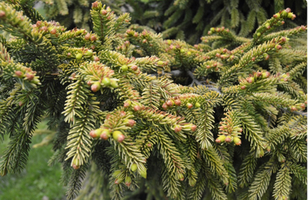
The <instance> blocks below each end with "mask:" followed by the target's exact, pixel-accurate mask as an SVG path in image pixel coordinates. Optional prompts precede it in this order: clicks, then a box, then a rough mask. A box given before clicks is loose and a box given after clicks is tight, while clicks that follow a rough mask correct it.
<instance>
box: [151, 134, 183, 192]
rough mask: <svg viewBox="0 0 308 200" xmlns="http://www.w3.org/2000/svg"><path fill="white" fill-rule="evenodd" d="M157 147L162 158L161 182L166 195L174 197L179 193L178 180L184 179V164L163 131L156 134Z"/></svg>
mask: <svg viewBox="0 0 308 200" xmlns="http://www.w3.org/2000/svg"><path fill="white" fill-rule="evenodd" d="M157 139H158V149H159V150H160V154H161V156H162V157H163V159H164V164H165V167H164V171H163V174H162V182H163V188H164V190H167V195H168V196H170V197H172V198H175V197H178V194H179V192H180V191H179V189H178V188H179V186H180V183H179V180H181V179H182V178H183V179H184V175H183V174H184V171H185V165H184V162H183V160H182V159H181V157H180V154H179V153H178V151H177V149H176V146H175V145H174V144H173V143H170V142H169V141H170V139H169V137H168V136H167V135H164V134H163V132H159V133H158V134H157Z"/></svg>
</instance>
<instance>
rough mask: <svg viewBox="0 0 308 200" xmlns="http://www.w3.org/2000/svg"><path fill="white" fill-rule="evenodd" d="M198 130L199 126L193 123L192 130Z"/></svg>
mask: <svg viewBox="0 0 308 200" xmlns="http://www.w3.org/2000/svg"><path fill="white" fill-rule="evenodd" d="M196 130H197V126H196V125H194V124H193V125H192V126H191V131H192V132H195V131H196Z"/></svg>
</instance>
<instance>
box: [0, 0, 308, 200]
mask: <svg viewBox="0 0 308 200" xmlns="http://www.w3.org/2000/svg"><path fill="white" fill-rule="evenodd" d="M21 7H22V6H19V5H18V3H16V1H14V3H13V4H12V5H10V4H7V3H3V2H2V3H0V22H1V26H0V28H1V30H3V31H6V32H8V33H10V34H11V37H9V39H6V38H5V37H3V36H2V37H0V67H1V68H0V69H1V74H0V89H1V96H0V134H1V136H3V135H9V137H10V140H11V142H10V145H9V147H8V149H7V150H6V152H5V153H4V154H3V156H2V158H1V163H0V174H1V175H6V174H7V173H14V172H19V171H20V170H21V169H23V168H24V167H25V165H26V162H27V157H28V153H29V150H30V143H31V137H32V133H33V131H34V130H35V128H36V126H37V123H38V122H40V121H41V120H42V118H45V119H46V120H48V121H49V123H48V125H49V128H50V129H51V130H55V131H56V134H55V135H54V136H53V137H49V142H50V143H52V144H53V149H54V151H55V153H54V155H53V156H52V158H51V159H50V164H53V163H56V162H60V163H61V164H62V167H63V175H62V176H63V178H62V181H63V183H64V184H65V185H67V198H68V199H74V198H75V197H77V196H78V195H80V196H79V197H78V198H79V199H110V198H111V199H142V198H147V199H153V198H155V199H157V200H158V199H159V200H160V199H165V198H169V199H243V200H244V199H306V198H307V192H304V191H303V189H302V188H306V187H307V178H306V173H307V167H306V164H307V144H306V138H307V135H306V131H307V127H306V121H307V117H306V113H305V111H306V104H307V97H306V93H307V91H306V88H307V77H306V72H307V71H306V66H307V53H306V48H307V47H306V29H307V27H306V26H298V27H296V28H293V29H289V30H282V31H276V32H275V31H274V30H275V29H276V28H278V27H281V26H282V25H283V24H284V23H285V21H289V20H291V19H294V18H295V17H296V15H295V14H293V13H292V12H291V10H290V9H289V8H287V9H285V10H281V11H280V12H278V13H276V14H274V15H273V17H271V18H270V19H268V20H266V21H265V22H264V23H263V24H262V25H260V26H259V28H258V29H257V30H256V31H255V33H254V34H253V37H252V38H244V37H239V36H237V35H235V34H234V33H232V32H231V31H230V30H229V29H228V28H225V27H216V28H215V27H212V28H210V29H209V32H208V35H207V36H203V37H202V42H201V43H199V44H196V45H194V46H192V45H189V44H188V43H186V42H185V41H182V40H164V39H163V38H162V35H161V34H156V33H153V32H151V31H147V30H140V27H139V26H131V27H130V28H128V27H129V24H130V20H131V19H130V16H129V14H121V15H120V16H117V15H116V14H114V12H113V11H112V10H111V9H110V8H109V7H106V6H103V5H102V4H101V3H100V2H94V3H93V4H92V9H91V11H90V14H91V18H92V22H93V32H88V31H86V30H85V29H77V28H75V29H73V30H66V28H65V27H64V26H61V25H60V24H59V23H58V22H54V21H51V22H47V21H44V20H42V17H41V16H40V15H39V14H38V13H37V12H36V11H35V10H33V9H32V8H30V7H27V8H26V9H27V12H24V13H23V12H18V11H16V10H15V9H14V8H18V9H22V8H21ZM24 14H25V15H27V16H25V15H24ZM37 19H39V20H37ZM50 138H51V139H50ZM45 142H46V140H45ZM82 183H85V185H84V186H83V187H82ZM81 188H82V190H81V192H80V193H79V191H80V189H81ZM145 196H146V197H145ZM78 198H77V199H78Z"/></svg>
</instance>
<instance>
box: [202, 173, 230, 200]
mask: <svg viewBox="0 0 308 200" xmlns="http://www.w3.org/2000/svg"><path fill="white" fill-rule="evenodd" d="M210 171H212V170H211V169H207V172H206V173H205V176H206V178H207V188H209V190H210V194H211V197H212V199H217V200H223V199H227V195H226V194H225V192H224V190H223V188H222V186H221V184H220V183H219V181H218V180H217V178H216V177H214V176H213V175H212V174H210V173H209V172H210Z"/></svg>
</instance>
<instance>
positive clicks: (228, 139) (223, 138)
mask: <svg viewBox="0 0 308 200" xmlns="http://www.w3.org/2000/svg"><path fill="white" fill-rule="evenodd" d="M240 130H241V129H240ZM239 132H241V131H239ZM215 142H217V143H219V144H220V143H224V142H225V143H231V142H233V143H234V144H235V145H237V146H239V145H241V144H242V141H241V139H240V138H239V137H238V135H234V136H233V135H231V134H221V135H219V136H218V137H217V139H216V140H215Z"/></svg>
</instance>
